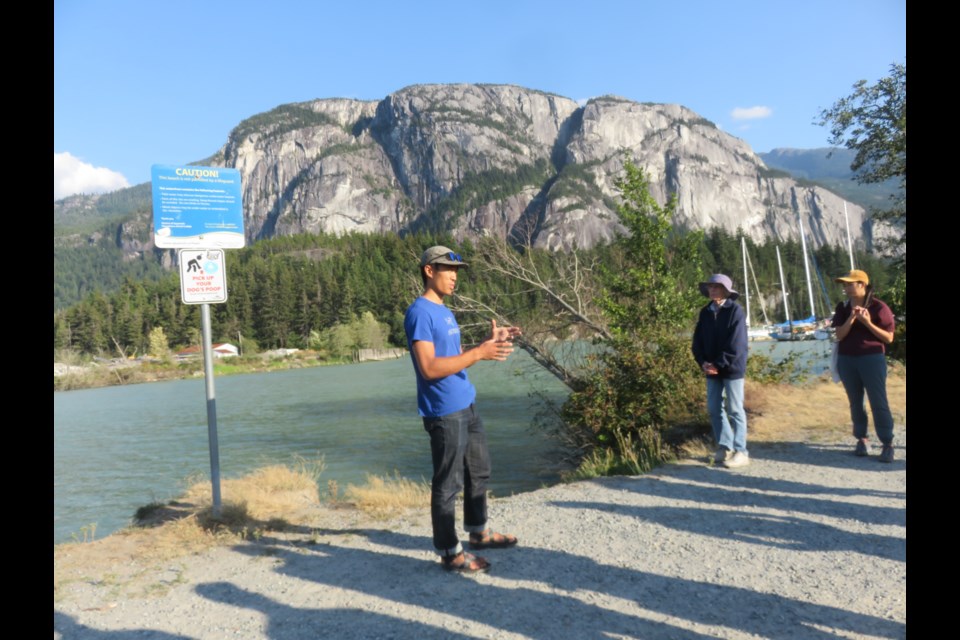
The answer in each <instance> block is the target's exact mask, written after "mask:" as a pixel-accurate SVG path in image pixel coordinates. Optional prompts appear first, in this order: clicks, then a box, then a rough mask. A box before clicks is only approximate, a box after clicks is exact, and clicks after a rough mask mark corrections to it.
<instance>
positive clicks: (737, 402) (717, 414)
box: [692, 273, 750, 469]
mask: <svg viewBox="0 0 960 640" xmlns="http://www.w3.org/2000/svg"><path fill="white" fill-rule="evenodd" d="M700 293H702V294H703V295H704V296H706V297H707V298H709V299H710V302H709V303H708V304H707V305H706V306H705V307H703V309H701V310H700V316H699V318H698V320H697V327H696V329H694V331H693V347H692V350H693V357H694V359H695V360H696V361H697V364H698V365H700V369H701V370H702V371H703V373H704V375H705V376H706V378H707V412H708V413H709V414H710V426H711V427H712V428H713V437H714V440H715V441H716V443H717V451H716V454H715V455H714V462H715V463H717V464H722V465H723V466H725V467H727V468H731V469H732V468H736V467H744V466H746V465H748V464H750V454H749V452H748V451H747V414H746V412H745V411H744V409H743V382H744V377H745V376H746V372H747V322H746V316H744V313H743V309H742V308H741V307H740V305H739V304H737V303H736V302H734V300H736V299H737V298H738V297H740V294H739V293H738V292H737V291H736V290H735V289H734V288H733V281H731V280H730V278H729V277H728V276H725V275H723V274H722V273H715V274H713V275H712V276H710V277H709V278H708V279H707V280H706V282H701V283H700Z"/></svg>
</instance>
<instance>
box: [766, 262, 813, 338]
mask: <svg viewBox="0 0 960 640" xmlns="http://www.w3.org/2000/svg"><path fill="white" fill-rule="evenodd" d="M777 268H778V269H779V270H780V286H781V288H782V289H783V310H784V313H785V314H786V316H787V321H786V322H784V323H782V324H777V325H774V329H773V331H771V332H770V337H771V338H773V339H774V340H781V341H785V340H807V339H808V336H809V337H813V330H814V320H815V319H816V318H814V316H810V317H809V318H805V319H803V320H791V319H790V302H789V300H790V298H789V296H790V293H789V292H788V291H787V280H786V278H784V277H783V262H782V261H781V260H780V247H777Z"/></svg>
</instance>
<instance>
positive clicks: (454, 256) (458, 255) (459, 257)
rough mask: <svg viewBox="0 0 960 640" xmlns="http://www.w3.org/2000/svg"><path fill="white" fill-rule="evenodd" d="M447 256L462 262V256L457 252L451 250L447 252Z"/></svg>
mask: <svg viewBox="0 0 960 640" xmlns="http://www.w3.org/2000/svg"><path fill="white" fill-rule="evenodd" d="M447 257H448V258H450V259H451V260H456V261H457V262H463V257H462V256H461V255H460V254H459V253H454V252H453V251H451V252H450V253H448V254H447Z"/></svg>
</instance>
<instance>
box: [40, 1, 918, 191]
mask: <svg viewBox="0 0 960 640" xmlns="http://www.w3.org/2000/svg"><path fill="white" fill-rule="evenodd" d="M53 26H54V64H53V146H54V148H53V151H54V199H57V198H60V197H64V196H66V195H69V194H70V193H77V192H85V193H93V192H99V191H108V190H113V189H117V188H120V187H123V186H126V185H128V184H130V185H133V184H140V183H142V182H146V181H148V180H149V179H150V166H151V165H153V164H185V163H188V162H194V161H197V160H202V159H204V158H206V157H209V156H210V155H212V154H213V153H214V152H216V151H217V150H218V149H219V148H220V147H221V146H222V145H223V144H224V143H225V142H226V140H227V135H228V134H229V132H230V130H231V129H232V128H233V127H235V126H236V125H237V124H239V122H240V121H241V120H243V119H245V118H248V117H250V116H252V115H255V114H257V113H261V112H263V111H268V110H270V109H272V108H274V107H276V106H277V105H280V104H286V103H291V102H301V101H306V100H312V99H316V98H332V97H347V98H357V99H363V100H379V99H382V98H383V97H385V96H386V95H388V94H390V93H392V92H394V91H397V90H399V89H402V88H403V87H406V86H409V85H412V84H432V83H449V82H483V83H496V84H500V83H502V84H516V85H521V86H525V87H529V88H531V89H539V90H541V91H547V92H551V93H556V94H559V95H562V96H566V97H568V98H572V99H574V100H586V99H588V98H591V97H595V96H600V95H604V94H613V95H619V96H623V97H625V98H628V99H630V100H636V101H638V102H663V103H679V104H682V105H684V106H686V107H689V108H690V109H692V110H694V111H696V112H697V113H699V114H700V115H701V116H703V117H704V118H707V119H709V120H711V121H713V122H714V123H716V124H717V125H718V126H720V127H721V128H722V129H723V130H725V131H727V132H728V133H730V134H732V135H735V136H737V137H740V138H743V139H744V140H746V141H747V143H748V144H750V146H751V147H753V149H754V151H757V152H763V151H770V150H771V149H774V148H776V147H795V148H815V147H822V146H826V145H827V129H826V128H825V127H820V126H816V125H815V124H813V123H814V120H815V119H816V117H817V115H818V114H819V113H820V111H821V110H822V109H824V108H826V107H829V106H830V105H832V104H833V103H834V102H835V101H836V100H837V99H839V98H841V97H844V96H846V95H848V94H849V93H850V92H851V88H852V85H853V84H854V83H855V82H856V81H858V80H860V79H866V80H868V81H869V82H871V83H872V82H875V81H876V80H878V79H879V78H881V77H883V76H885V75H887V73H888V72H889V70H890V65H891V64H893V63H904V62H906V50H907V49H906V46H907V45H906V0H828V1H825V0H806V1H804V2H788V1H781V0H763V1H755V0H728V1H726V2H718V1H713V2H711V1H709V0H686V1H679V2H662V1H657V2H653V1H648V0H593V1H592V2H568V1H566V0H554V1H553V2H545V1H540V0H536V1H534V0H530V1H524V0H513V1H512V2H502V1H500V0H485V1H484V2H456V1H455V0H446V1H443V2H435V1H433V0H429V1H416V0H414V1H413V2H405V3H400V2H384V1H381V0H368V1H367V2H352V3H351V2H324V1H322V0H316V1H309V0H299V1H298V0H272V1H271V2H252V1H248V0H232V1H231V2H225V1H221V0H207V1H204V2H184V3H176V2H174V3H157V2H137V1H134V2H130V1H129V0H55V1H54V25H53Z"/></svg>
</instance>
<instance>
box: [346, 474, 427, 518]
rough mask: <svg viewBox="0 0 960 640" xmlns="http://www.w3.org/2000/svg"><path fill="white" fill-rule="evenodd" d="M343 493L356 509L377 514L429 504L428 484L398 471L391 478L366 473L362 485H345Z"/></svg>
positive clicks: (422, 506)
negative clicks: (365, 479)
mask: <svg viewBox="0 0 960 640" xmlns="http://www.w3.org/2000/svg"><path fill="white" fill-rule="evenodd" d="M344 495H345V498H346V499H347V500H348V501H350V502H351V503H353V504H354V505H355V506H356V507H357V508H358V509H361V510H363V511H368V512H371V513H373V514H378V515H383V514H386V513H389V512H391V511H396V510H402V509H416V508H426V507H429V506H430V485H429V484H428V483H426V482H424V481H421V482H414V481H413V480H408V479H407V478H401V477H400V474H399V473H398V474H396V475H395V476H394V477H392V478H391V477H389V476H386V477H380V476H373V475H368V476H367V482H366V484H364V485H362V486H359V487H358V486H355V485H352V484H351V485H347V490H346V491H345V492H344Z"/></svg>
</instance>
